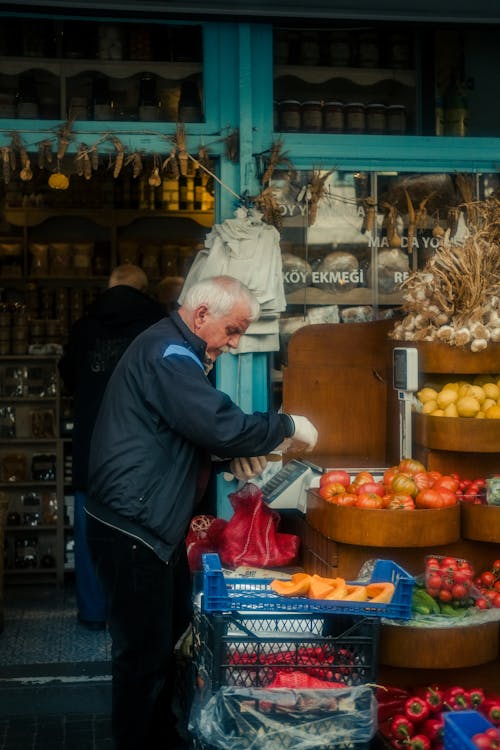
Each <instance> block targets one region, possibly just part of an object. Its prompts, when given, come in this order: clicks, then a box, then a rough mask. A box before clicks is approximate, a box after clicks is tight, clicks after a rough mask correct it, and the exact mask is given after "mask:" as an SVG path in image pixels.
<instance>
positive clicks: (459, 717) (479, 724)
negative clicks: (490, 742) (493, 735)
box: [443, 711, 493, 750]
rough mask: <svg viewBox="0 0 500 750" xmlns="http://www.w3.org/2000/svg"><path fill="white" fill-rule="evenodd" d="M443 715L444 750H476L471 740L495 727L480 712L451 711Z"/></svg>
mask: <svg viewBox="0 0 500 750" xmlns="http://www.w3.org/2000/svg"><path fill="white" fill-rule="evenodd" d="M443 715H444V750H469V748H470V750H476V746H475V745H473V743H472V741H471V738H472V737H473V736H474V735H475V734H477V733H478V732H485V731H486V730H487V729H491V727H492V726H493V724H491V723H490V722H489V721H488V719H486V718H485V717H484V716H483V715H482V714H480V713H479V712H478V711H449V712H447V713H445V714H443Z"/></svg>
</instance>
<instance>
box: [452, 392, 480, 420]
mask: <svg viewBox="0 0 500 750" xmlns="http://www.w3.org/2000/svg"><path fill="white" fill-rule="evenodd" d="M480 409H481V406H480V404H479V401H478V400H477V398H473V397H472V396H463V398H459V399H458V401H457V411H458V416H459V417H475V416H476V414H477V413H478V411H480Z"/></svg>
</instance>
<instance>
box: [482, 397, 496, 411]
mask: <svg viewBox="0 0 500 750" xmlns="http://www.w3.org/2000/svg"><path fill="white" fill-rule="evenodd" d="M496 405H497V402H496V401H495V399H494V398H485V399H484V401H483V403H482V404H481V411H487V410H488V409H489V408H490V406H496Z"/></svg>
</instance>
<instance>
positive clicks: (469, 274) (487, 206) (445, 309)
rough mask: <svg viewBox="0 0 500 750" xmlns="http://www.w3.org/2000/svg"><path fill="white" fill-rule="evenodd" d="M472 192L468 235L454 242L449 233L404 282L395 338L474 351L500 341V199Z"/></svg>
mask: <svg viewBox="0 0 500 750" xmlns="http://www.w3.org/2000/svg"><path fill="white" fill-rule="evenodd" d="M461 182H462V183H464V180H462V181H461ZM463 187H464V188H466V187H467V186H466V185H465V184H463ZM467 193H468V194H470V196H471V200H470V202H466V203H465V206H464V208H465V212H464V213H462V216H464V218H465V220H466V223H467V230H468V234H467V236H465V237H464V239H463V242H462V243H461V244H453V242H452V238H451V236H450V232H445V233H444V235H442V236H441V237H440V240H439V242H440V244H439V246H438V248H437V249H436V251H435V252H434V254H433V255H432V257H431V258H430V259H429V260H428V261H427V263H426V264H425V266H424V267H423V268H422V269H421V270H417V271H414V272H413V273H412V274H410V276H409V277H408V278H407V279H406V281H405V282H403V284H402V289H403V296H404V302H403V310H404V312H405V317H404V318H403V319H402V320H401V321H398V322H397V323H396V324H395V326H394V329H393V331H392V333H391V334H390V335H391V337H392V338H394V339H399V340H401V341H436V342H441V343H443V344H446V345H448V346H455V347H464V348H465V347H466V348H467V349H469V350H470V351H471V352H480V351H482V350H484V349H486V348H487V347H489V346H491V345H494V344H495V343H498V342H500V314H499V313H500V310H499V308H500V253H499V252H498V245H499V241H500V221H499V211H498V200H497V199H495V198H494V197H491V198H489V199H487V200H485V201H480V202H473V201H472V191H471V189H470V187H469V189H468V190H467Z"/></svg>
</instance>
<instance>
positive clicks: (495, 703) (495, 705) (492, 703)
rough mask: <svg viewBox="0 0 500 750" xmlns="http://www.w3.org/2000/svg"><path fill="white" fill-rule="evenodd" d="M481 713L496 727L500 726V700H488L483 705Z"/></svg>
mask: <svg viewBox="0 0 500 750" xmlns="http://www.w3.org/2000/svg"><path fill="white" fill-rule="evenodd" d="M481 713H482V714H483V715H484V716H486V718H487V719H488V721H490V722H491V723H492V724H493V725H494V726H495V727H498V726H500V700H498V699H497V698H486V700H485V701H484V703H482V704H481Z"/></svg>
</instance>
